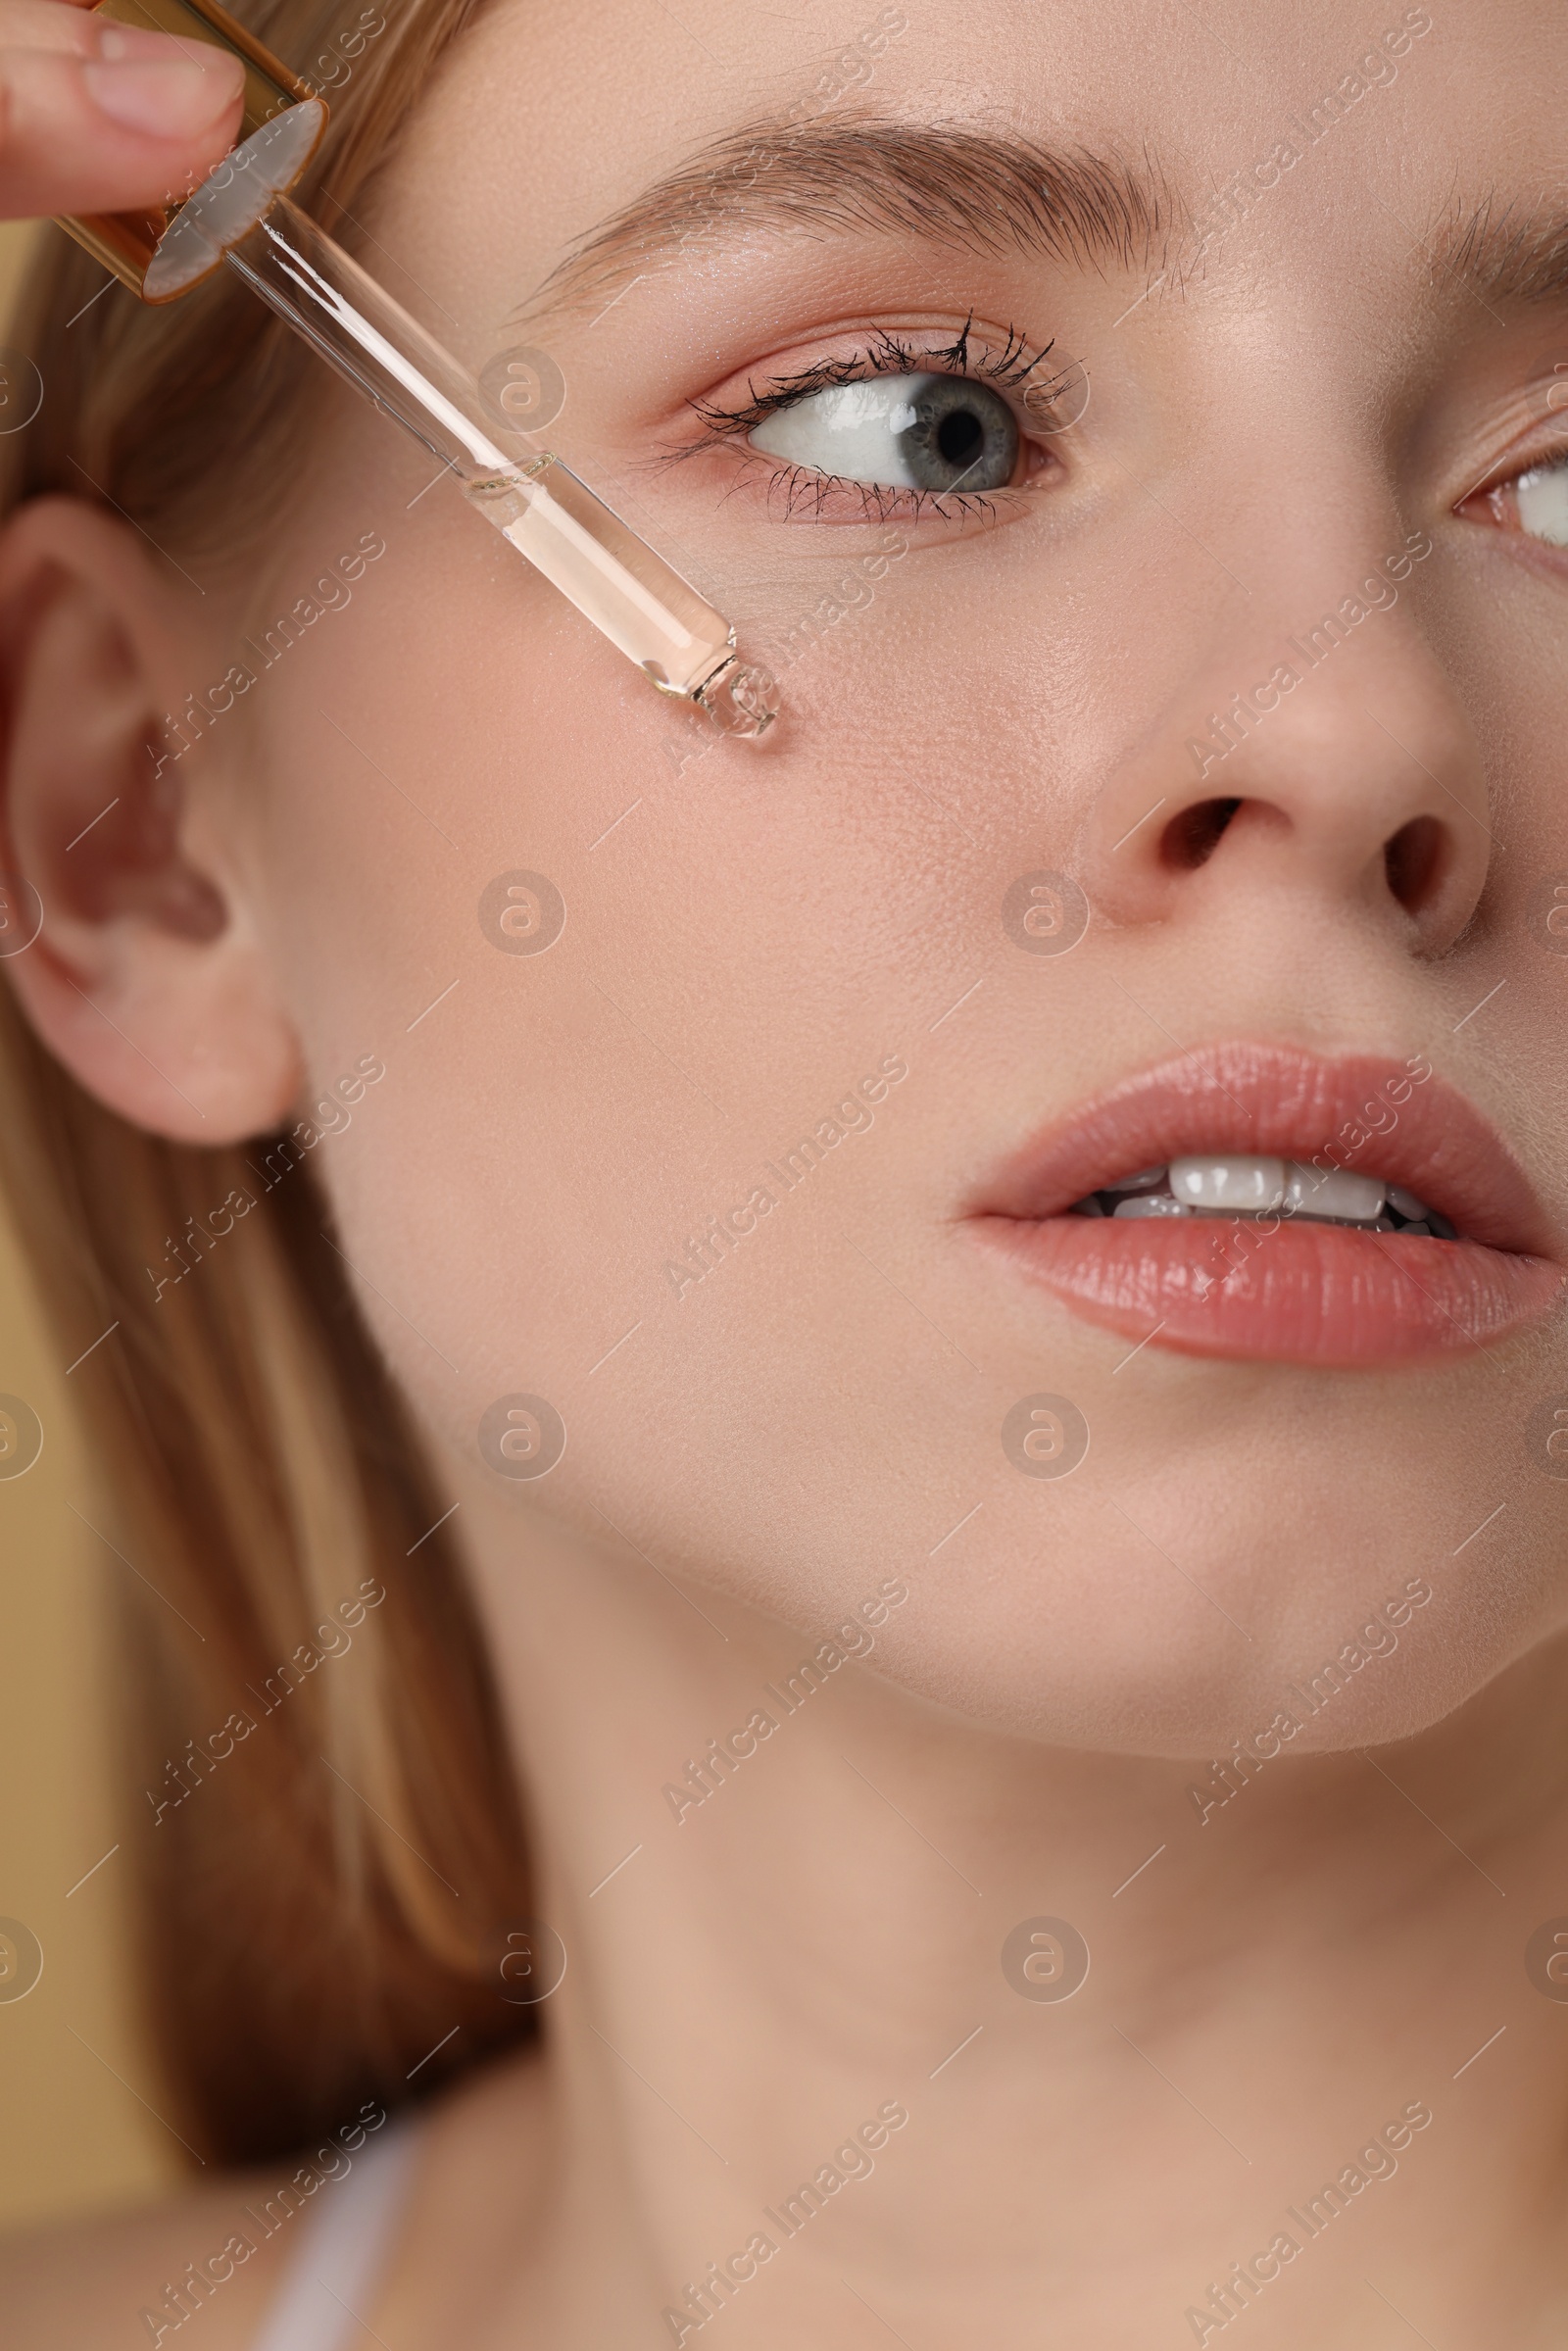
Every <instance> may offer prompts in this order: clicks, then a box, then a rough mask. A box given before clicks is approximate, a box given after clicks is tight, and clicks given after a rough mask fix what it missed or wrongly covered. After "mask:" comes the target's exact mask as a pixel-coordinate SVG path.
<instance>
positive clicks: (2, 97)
mask: <svg viewBox="0 0 1568 2351" xmlns="http://www.w3.org/2000/svg"><path fill="white" fill-rule="evenodd" d="M243 79H244V73H243V69H242V68H241V65H240V62H239V60H238V59H237V58H235V57H231V56H230V55H229V54H228V52H227V51H226V50H223V49H219V48H216V47H213V46H211V45H210V44H208V43H207V42H203V41H182V40H174V39H172V38H171V37H170V36H169V35H168V34H167V33H162V32H147V31H143V30H142V29H141V28H140V27H139V26H136V25H131V24H116V23H115V22H114V20H113V19H112V18H110V17H103V16H92V15H89V14H88V13H87V11H86V10H85V9H82V8H72V7H63V6H60V5H58V4H57V0H0V219H10V220H18V219H25V218H28V217H30V216H32V215H35V214H45V213H101V212H127V211H134V210H137V209H138V208H140V207H142V206H147V205H155V204H157V203H158V202H159V200H160V199H161V198H162V197H164V196H165V195H167V194H170V193H172V191H173V190H175V189H188V188H189V187H190V186H191V185H192V183H193V181H195V180H199V179H200V178H202V177H203V176H204V175H205V173H206V172H207V171H210V170H211V169H212V167H213V165H215V164H216V163H217V162H218V161H219V160H220V158H221V156H223V155H224V154H226V152H227V150H228V148H229V147H230V146H231V145H232V143H233V137H234V133H235V130H236V129H237V127H238V123H239V112H240V106H239V100H240V89H241V86H242V83H243Z"/></svg>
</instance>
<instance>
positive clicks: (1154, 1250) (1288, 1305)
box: [979, 1216, 1568, 1369]
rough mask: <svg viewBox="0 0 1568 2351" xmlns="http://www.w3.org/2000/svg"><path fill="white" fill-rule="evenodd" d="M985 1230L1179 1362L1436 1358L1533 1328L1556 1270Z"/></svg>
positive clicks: (1082, 1227) (1461, 1245)
mask: <svg viewBox="0 0 1568 2351" xmlns="http://www.w3.org/2000/svg"><path fill="white" fill-rule="evenodd" d="M979 1221H980V1225H981V1229H982V1231H983V1232H984V1234H985V1235H986V1237H987V1239H988V1240H990V1241H992V1242H993V1243H995V1244H996V1245H997V1246H998V1247H1000V1248H1001V1249H1004V1250H1005V1252H1006V1254H1007V1255H1008V1256H1009V1257H1010V1258H1011V1259H1012V1260H1013V1261H1014V1262H1015V1263H1017V1264H1019V1265H1021V1266H1022V1267H1023V1268H1024V1270H1025V1272H1026V1273H1027V1274H1028V1275H1029V1276H1031V1277H1032V1278H1033V1279H1034V1280H1036V1281H1039V1282H1041V1283H1042V1284H1044V1286H1045V1287H1046V1288H1047V1289H1048V1290H1050V1291H1052V1292H1054V1295H1055V1296H1056V1297H1057V1298H1060V1299H1061V1300H1062V1301H1063V1303H1064V1304H1066V1305H1067V1306H1069V1307H1071V1308H1072V1310H1073V1311H1074V1312H1075V1313H1078V1314H1081V1315H1083V1316H1084V1317H1085V1318H1086V1319H1087V1320H1088V1321H1090V1322H1096V1323H1102V1324H1103V1325H1104V1326H1105V1327H1106V1328H1107V1329H1108V1330H1112V1331H1119V1332H1120V1333H1121V1334H1122V1335H1123V1336H1124V1337H1126V1338H1129V1339H1136V1340H1142V1341H1146V1342H1148V1343H1149V1344H1151V1345H1152V1346H1154V1347H1170V1348H1173V1349H1175V1350H1176V1351H1177V1352H1178V1353H1181V1354H1187V1355H1223V1356H1229V1357H1231V1358H1233V1359H1239V1360H1242V1361H1255V1362H1272V1363H1311V1364H1320V1365H1324V1366H1334V1367H1339V1368H1347V1369H1349V1368H1355V1367H1357V1366H1362V1367H1372V1366H1382V1365H1385V1364H1394V1363H1420V1362H1431V1361H1434V1360H1436V1359H1437V1358H1440V1357H1443V1356H1452V1355H1459V1354H1468V1353H1471V1352H1473V1351H1474V1350H1475V1349H1476V1348H1477V1347H1492V1346H1495V1344H1496V1343H1497V1341H1498V1340H1501V1339H1506V1338H1508V1337H1509V1336H1510V1335H1511V1334H1512V1333H1513V1332H1515V1331H1517V1330H1520V1329H1521V1328H1523V1326H1524V1325H1526V1324H1527V1323H1532V1322H1537V1321H1539V1320H1540V1319H1541V1318H1542V1316H1543V1315H1544V1314H1546V1313H1547V1312H1548V1311H1549V1310H1550V1308H1551V1307H1552V1305H1553V1304H1554V1303H1555V1302H1556V1300H1557V1298H1559V1297H1560V1295H1561V1293H1562V1289H1563V1284H1564V1280H1565V1278H1568V1277H1565V1275H1564V1273H1563V1271H1562V1269H1561V1268H1560V1267H1558V1266H1555V1265H1550V1264H1547V1263H1545V1262H1544V1260H1543V1259H1541V1258H1539V1257H1525V1256H1515V1255H1511V1254H1510V1253H1509V1252H1508V1251H1506V1250H1504V1249H1487V1248H1485V1247H1484V1246H1483V1245H1482V1244H1481V1243H1480V1242H1477V1241H1434V1240H1425V1239H1423V1238H1422V1237H1421V1236H1419V1235H1415V1236H1411V1235H1408V1234H1401V1233H1358V1232H1356V1231H1354V1230H1353V1229H1352V1228H1350V1227H1348V1226H1345V1225H1327V1224H1307V1223H1292V1222H1290V1221H1288V1220H1285V1221H1281V1222H1280V1223H1279V1224H1277V1225H1275V1226H1272V1227H1271V1226H1270V1225H1268V1224H1267V1223H1259V1224H1258V1225H1255V1226H1249V1225H1246V1224H1243V1223H1239V1222H1232V1221H1231V1220H1229V1219H1219V1218H1214V1219H1210V1218H1208V1217H1198V1216H1195V1217H1171V1218H1169V1219H1160V1218H1155V1217H1136V1218H1134V1217H1105V1218H1100V1217H1089V1216H1047V1217H1041V1218H1038V1219H1033V1220H1031V1219H1028V1218H1020V1217H1010V1216H987V1217H984V1218H982V1219H980V1220H979Z"/></svg>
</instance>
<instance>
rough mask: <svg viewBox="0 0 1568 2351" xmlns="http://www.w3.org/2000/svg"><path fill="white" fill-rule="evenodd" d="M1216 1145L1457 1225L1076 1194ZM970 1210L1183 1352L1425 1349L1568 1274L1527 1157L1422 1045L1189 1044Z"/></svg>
mask: <svg viewBox="0 0 1568 2351" xmlns="http://www.w3.org/2000/svg"><path fill="white" fill-rule="evenodd" d="M1202 1152H1217V1153H1246V1154H1251V1155H1254V1156H1259V1157H1277V1158H1283V1159H1288V1160H1297V1161H1303V1162H1307V1163H1312V1162H1314V1161H1315V1162H1316V1164H1317V1165H1318V1166H1320V1167H1325V1166H1336V1165H1338V1166H1344V1167H1347V1168H1348V1169H1350V1170H1351V1171H1352V1172H1354V1173H1357V1174H1361V1175H1367V1176H1375V1177H1380V1178H1382V1179H1384V1180H1386V1181H1387V1182H1389V1183H1391V1184H1397V1185H1400V1186H1402V1187H1403V1188H1404V1190H1405V1191H1407V1192H1410V1193H1413V1194H1415V1195H1416V1196H1417V1197H1418V1198H1419V1199H1420V1200H1424V1201H1425V1202H1427V1203H1428V1204H1429V1205H1430V1206H1431V1207H1432V1208H1435V1209H1436V1210H1437V1211H1438V1212H1439V1213H1440V1214H1441V1215H1444V1216H1446V1217H1447V1218H1448V1219H1449V1220H1450V1221H1451V1223H1452V1224H1453V1225H1454V1226H1455V1227H1456V1229H1457V1231H1458V1233H1459V1236H1460V1238H1459V1239H1458V1240H1456V1241H1439V1240H1435V1239H1428V1238H1421V1237H1415V1236H1411V1235H1406V1234H1402V1233H1379V1232H1374V1231H1371V1230H1366V1231H1356V1230H1354V1229H1353V1228H1349V1227H1346V1226H1339V1225H1327V1224H1312V1223H1308V1222H1306V1221H1304V1220H1299V1219H1297V1218H1294V1217H1292V1216H1290V1215H1288V1214H1283V1215H1280V1216H1278V1217H1265V1218H1262V1219H1258V1220H1253V1219H1250V1218H1246V1217H1240V1218H1234V1219H1232V1218H1214V1217H1208V1216H1201V1217H1199V1216H1194V1217H1151V1218H1129V1219H1123V1218H1121V1217H1115V1218H1098V1217H1086V1216H1073V1215H1069V1214H1068V1213H1067V1211H1068V1210H1069V1209H1070V1208H1071V1206H1072V1204H1073V1202H1074V1201H1075V1200H1084V1199H1086V1198H1087V1197H1088V1195H1089V1194H1090V1193H1092V1192H1095V1191H1097V1190H1099V1189H1101V1188H1103V1187H1104V1186H1108V1185H1111V1184H1113V1183H1115V1182H1116V1181H1117V1180H1118V1179H1120V1178H1123V1177H1125V1176H1128V1175H1131V1174H1132V1173H1133V1172H1134V1171H1135V1170H1138V1169H1140V1168H1148V1167H1154V1166H1159V1165H1163V1164H1165V1163H1168V1162H1169V1161H1170V1160H1173V1159H1176V1158H1179V1157H1181V1156H1184V1155H1189V1156H1190V1155H1193V1154H1196V1153H1202ZM969 1213H970V1214H971V1216H972V1217H973V1218H975V1219H976V1220H977V1222H978V1225H979V1229H980V1231H981V1233H982V1235H983V1236H984V1238H985V1239H986V1240H987V1241H988V1242H990V1243H991V1244H993V1245H994V1246H996V1247H998V1248H1000V1249H1003V1250H1005V1252H1006V1253H1007V1254H1008V1255H1009V1256H1010V1257H1011V1258H1012V1260H1013V1261H1014V1262H1015V1263H1016V1264H1017V1265H1019V1266H1020V1267H1021V1268H1022V1269H1023V1271H1024V1272H1025V1274H1026V1275H1027V1276H1029V1277H1030V1278H1032V1279H1034V1280H1037V1281H1040V1282H1042V1283H1044V1285H1045V1286H1046V1287H1047V1288H1048V1289H1049V1290H1051V1291H1053V1292H1054V1294H1055V1295H1056V1296H1057V1297H1058V1298H1061V1299H1062V1300H1063V1301H1064V1302H1065V1303H1066V1304H1067V1305H1068V1306H1070V1307H1072V1308H1073V1309H1074V1310H1075V1311H1076V1312H1078V1313H1080V1314H1083V1315H1085V1316H1087V1317H1088V1319H1089V1320H1091V1321H1093V1322H1099V1323H1103V1324H1106V1325H1108V1326H1109V1327H1110V1328H1111V1329H1112V1330H1115V1331H1119V1332H1122V1333H1124V1334H1125V1335H1126V1336H1128V1337H1129V1338H1133V1339H1137V1340H1145V1341H1148V1342H1150V1343H1151V1344H1152V1345H1153V1346H1155V1347H1172V1348H1175V1349H1178V1350H1179V1351H1181V1352H1183V1353H1186V1354H1198V1355H1224V1356H1230V1357H1239V1358H1244V1359H1246V1358H1251V1359H1256V1360H1260V1361H1273V1362H1287V1363H1313V1364H1322V1365H1334V1366H1354V1365H1366V1366H1371V1365H1383V1364H1392V1363H1401V1362H1404V1363H1407V1362H1419V1361H1422V1360H1430V1359H1432V1358H1435V1357H1440V1356H1444V1355H1452V1354H1456V1353H1463V1352H1467V1351H1469V1350H1471V1349H1473V1348H1476V1347H1486V1346H1489V1345H1492V1344H1494V1343H1495V1341H1497V1340H1499V1339H1502V1338H1504V1337H1506V1336H1507V1335H1508V1334H1509V1333H1510V1332H1513V1331H1515V1330H1518V1329H1519V1328H1520V1327H1521V1326H1522V1325H1524V1324H1526V1323H1529V1322H1533V1321H1536V1320H1539V1319H1540V1318H1541V1317H1542V1316H1543V1315H1544V1314H1546V1313H1547V1312H1549V1310H1550V1309H1551V1307H1552V1306H1553V1305H1554V1304H1555V1303H1556V1302H1557V1300H1558V1298H1560V1296H1561V1294H1562V1290H1563V1287H1564V1283H1565V1282H1568V1270H1565V1268H1564V1267H1563V1266H1562V1265H1560V1264H1558V1263H1556V1262H1554V1261H1553V1260H1552V1256H1551V1254H1550V1252H1551V1249H1552V1246H1553V1236H1552V1234H1551V1232H1550V1229H1549V1227H1548V1225H1547V1221H1546V1218H1545V1215H1544V1211H1543V1209H1542V1207H1541V1203H1540V1202H1539V1200H1537V1198H1536V1195H1535V1192H1534V1191H1533V1189H1532V1187H1531V1185H1530V1182H1529V1179H1528V1178H1527V1177H1526V1175H1525V1174H1524V1171H1523V1169H1522V1168H1521V1167H1520V1166H1519V1164H1518V1162H1517V1160H1516V1159H1515V1158H1514V1157H1513V1155H1512V1153H1511V1152H1510V1151H1509V1150H1508V1148H1507V1146H1506V1145H1505V1144H1504V1143H1503V1141H1502V1139H1501V1137H1500V1136H1499V1135H1498V1134H1497V1132H1496V1130H1495V1128H1494V1127H1493V1126H1491V1125H1490V1124H1489V1123H1488V1121H1487V1120H1486V1119H1484V1118H1483V1117H1482V1116H1481V1115H1480V1113H1479V1112H1478V1111H1477V1110H1476V1109H1475V1108H1474V1107H1473V1106H1472V1105H1471V1104H1470V1103H1469V1102H1466V1101H1465V1099H1464V1097H1463V1096H1462V1095H1460V1094H1458V1093H1457V1092H1455V1090H1454V1089H1453V1088H1452V1087H1451V1086H1448V1085H1446V1084H1445V1083H1444V1081H1443V1080H1442V1079H1441V1078H1439V1077H1437V1076H1436V1075H1434V1074H1433V1071H1432V1068H1431V1064H1430V1063H1429V1062H1428V1061H1426V1060H1425V1058H1424V1056H1421V1055H1414V1056H1412V1057H1411V1059H1410V1060H1409V1061H1407V1062H1399V1061H1392V1060H1384V1059H1380V1058H1375V1057H1373V1056H1370V1055H1354V1056H1351V1057H1348V1058H1346V1059H1343V1060H1335V1061H1325V1060H1321V1059H1319V1058H1318V1057H1317V1056H1316V1055H1315V1054H1311V1053H1301V1052H1298V1051H1293V1050H1291V1049H1288V1048H1283V1047H1277V1046H1258V1045H1248V1044H1229V1045H1221V1046H1215V1047H1210V1048H1208V1049H1207V1050H1203V1051H1198V1052H1194V1053H1188V1054H1184V1055H1183V1056H1182V1058H1181V1059H1180V1060H1178V1061H1169V1062H1165V1063H1163V1064H1161V1065H1160V1066H1159V1067H1158V1068H1155V1069H1151V1070H1146V1071H1144V1072H1143V1073H1142V1074H1141V1075H1140V1076H1138V1077H1134V1078H1130V1079H1128V1080H1127V1081H1126V1082H1125V1083H1124V1084H1122V1085H1120V1086H1116V1087H1113V1088H1112V1089H1111V1091H1110V1092H1109V1093H1107V1094H1104V1095H1102V1096H1101V1097H1099V1098H1098V1100H1096V1101H1095V1102H1091V1103H1089V1104H1088V1105H1087V1106H1086V1107H1085V1108H1084V1109H1083V1110H1081V1111H1079V1112H1078V1113H1077V1114H1076V1115H1075V1116H1074V1117H1073V1118H1071V1119H1070V1120H1068V1121H1065V1122H1063V1123H1062V1124H1060V1125H1058V1126H1056V1127H1054V1128H1053V1129H1051V1130H1050V1131H1049V1132H1048V1133H1046V1134H1045V1135H1043V1136H1040V1137H1038V1138H1036V1139H1035V1140H1034V1141H1032V1142H1031V1143H1029V1144H1028V1145H1027V1146H1026V1147H1025V1148H1024V1149H1023V1150H1022V1151H1018V1152H1017V1153H1015V1154H1014V1155H1013V1156H1012V1158H1010V1159H1009V1160H1008V1162H1007V1163H1006V1164H1005V1167H1004V1168H1003V1169H1002V1170H1001V1172H1000V1173H999V1175H998V1177H997V1179H996V1180H995V1182H994V1183H993V1184H992V1185H990V1186H989V1187H987V1189H986V1190H985V1191H984V1192H983V1193H982V1194H981V1195H980V1197H979V1198H978V1199H977V1200H976V1201H975V1203H974V1205H973V1207H972V1208H971V1210H970V1211H969Z"/></svg>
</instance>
